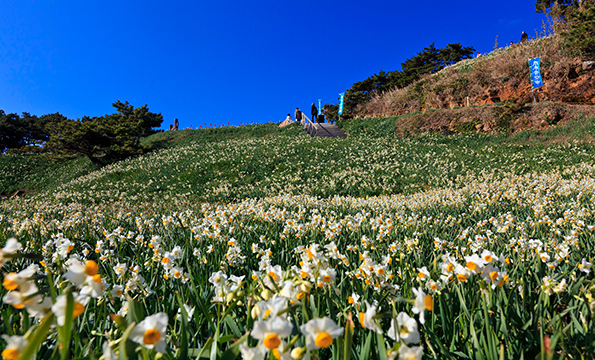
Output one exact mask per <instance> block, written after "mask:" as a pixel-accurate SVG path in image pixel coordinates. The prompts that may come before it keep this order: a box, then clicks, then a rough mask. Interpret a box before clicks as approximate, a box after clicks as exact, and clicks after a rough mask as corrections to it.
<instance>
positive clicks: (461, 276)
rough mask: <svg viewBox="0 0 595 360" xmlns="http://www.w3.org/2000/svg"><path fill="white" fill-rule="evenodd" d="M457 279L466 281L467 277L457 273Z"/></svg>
mask: <svg viewBox="0 0 595 360" xmlns="http://www.w3.org/2000/svg"><path fill="white" fill-rule="evenodd" d="M457 279H459V280H460V281H467V277H466V276H465V275H463V274H459V275H457Z"/></svg>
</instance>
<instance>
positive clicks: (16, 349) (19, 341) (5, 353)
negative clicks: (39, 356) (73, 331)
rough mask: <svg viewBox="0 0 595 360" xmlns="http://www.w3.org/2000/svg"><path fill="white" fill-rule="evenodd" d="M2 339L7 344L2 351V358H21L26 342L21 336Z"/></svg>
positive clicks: (9, 359) (5, 336) (3, 336)
mask: <svg viewBox="0 0 595 360" xmlns="http://www.w3.org/2000/svg"><path fill="white" fill-rule="evenodd" d="M2 338H3V339H4V340H5V341H6V342H7V344H6V347H5V348H4V350H2V354H1V355H2V357H3V358H4V359H5V360H16V359H18V358H19V357H20V356H21V353H22V352H23V350H24V349H25V347H26V346H27V340H26V339H25V338H24V337H23V336H18V335H15V336H8V335H2Z"/></svg>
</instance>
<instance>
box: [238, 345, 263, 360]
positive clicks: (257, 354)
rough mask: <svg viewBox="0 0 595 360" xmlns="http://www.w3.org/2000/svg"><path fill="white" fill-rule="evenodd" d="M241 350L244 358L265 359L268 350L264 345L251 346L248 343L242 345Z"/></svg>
mask: <svg viewBox="0 0 595 360" xmlns="http://www.w3.org/2000/svg"><path fill="white" fill-rule="evenodd" d="M240 352H241V353H242V359H244V360H263V359H264V356H265V355H266V351H265V350H264V349H263V348H262V347H260V346H256V347H249V346H248V345H246V344H241V345H240Z"/></svg>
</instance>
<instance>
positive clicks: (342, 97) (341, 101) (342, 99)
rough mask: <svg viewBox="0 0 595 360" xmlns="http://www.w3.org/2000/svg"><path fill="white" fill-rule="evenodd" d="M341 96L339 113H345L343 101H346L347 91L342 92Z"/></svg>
mask: <svg viewBox="0 0 595 360" xmlns="http://www.w3.org/2000/svg"><path fill="white" fill-rule="evenodd" d="M339 96H340V98H339V115H343V102H344V101H345V93H340V94H339Z"/></svg>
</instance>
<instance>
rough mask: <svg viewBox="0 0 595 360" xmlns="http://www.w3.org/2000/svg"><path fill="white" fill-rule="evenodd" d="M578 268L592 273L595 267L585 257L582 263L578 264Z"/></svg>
mask: <svg viewBox="0 0 595 360" xmlns="http://www.w3.org/2000/svg"><path fill="white" fill-rule="evenodd" d="M578 268H579V270H580V271H582V272H584V273H587V274H588V273H590V272H591V269H592V268H593V264H591V263H590V262H588V261H587V259H585V258H583V260H582V261H581V263H580V264H578Z"/></svg>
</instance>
